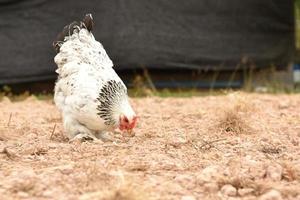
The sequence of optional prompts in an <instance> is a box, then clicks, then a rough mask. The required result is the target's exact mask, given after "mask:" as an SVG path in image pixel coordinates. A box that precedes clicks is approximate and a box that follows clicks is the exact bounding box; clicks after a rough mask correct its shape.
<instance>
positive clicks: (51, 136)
mask: <svg viewBox="0 0 300 200" xmlns="http://www.w3.org/2000/svg"><path fill="white" fill-rule="evenodd" d="M55 128H56V124H54V126H53V129H52V132H51V135H50V140H52V138H53V135H54V132H55Z"/></svg>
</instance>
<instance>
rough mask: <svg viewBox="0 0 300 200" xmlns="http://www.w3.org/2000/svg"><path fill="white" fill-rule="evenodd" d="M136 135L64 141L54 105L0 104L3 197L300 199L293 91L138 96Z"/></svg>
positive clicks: (299, 116) (299, 122)
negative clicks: (217, 94)
mask: <svg viewBox="0 0 300 200" xmlns="http://www.w3.org/2000/svg"><path fill="white" fill-rule="evenodd" d="M132 104H133V107H134V108H135V110H136V111H137V113H138V115H139V116H140V119H139V123H138V127H137V128H136V129H135V136H134V137H125V138H123V139H122V137H121V135H120V134H119V133H115V134H114V135H113V137H114V140H115V141H114V142H105V143H103V142H102V141H96V142H84V143H76V142H73V143H70V142H69V141H68V140H67V139H66V138H65V137H64V133H63V128H62V123H61V116H60V113H59V112H58V110H57V109H56V107H55V105H54V104H53V102H52V101H50V100H48V101H40V100H37V99H35V98H34V97H30V98H28V99H27V100H25V101H21V102H14V103H12V102H10V101H9V100H8V99H7V98H4V99H3V100H2V101H1V102H0V111H1V112H0V152H1V153H0V199H3V200H4V199H5V200H9V199H33V200H34V199H80V200H98V199H107V200H116V199H119V200H125V199H126V200H133V199H145V200H147V199H166V200H167V199H182V200H193V199H247V200H250V199H261V200H269V199H270V200H271V199H274V200H277V199H300V144H299V142H300V95H268V94H245V93H232V94H227V95H221V96H206V97H191V98H159V97H149V98H136V99H132Z"/></svg>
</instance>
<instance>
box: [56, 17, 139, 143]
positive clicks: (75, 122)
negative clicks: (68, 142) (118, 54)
mask: <svg viewBox="0 0 300 200" xmlns="http://www.w3.org/2000/svg"><path fill="white" fill-rule="evenodd" d="M93 26H94V24H93V18H92V15H91V14H87V15H86V16H85V18H84V19H83V21H81V22H73V23H71V24H70V25H67V26H65V28H64V30H63V31H62V32H61V33H60V34H59V35H58V37H57V40H56V41H54V43H53V46H54V48H55V49H56V51H57V55H56V56H55V58H54V61H55V63H56V64H57V67H58V69H57V70H56V72H57V73H58V79H57V82H56V85H55V94H54V101H55V104H56V106H57V107H58V108H59V110H60V111H61V113H62V116H63V125H64V129H65V132H66V134H67V136H68V137H69V138H70V139H80V140H91V139H95V138H102V136H103V133H105V132H106V131H112V130H114V129H116V128H119V129H120V130H121V131H124V130H125V131H126V130H127V131H130V132H131V130H132V129H133V128H134V127H135V126H136V122H137V117H136V114H135V112H134V111H133V109H132V107H131V105H130V103H129V100H128V96H127V88H126V86H125V84H124V83H123V81H122V80H121V79H120V77H119V76H118V75H117V74H116V72H115V71H114V69H113V63H112V61H111V60H110V58H109V57H108V55H107V54H106V51H105V49H104V48H103V46H102V44H100V43H99V42H98V41H96V40H95V38H94V36H93V34H92V33H91V30H92V29H93Z"/></svg>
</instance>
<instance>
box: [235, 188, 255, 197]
mask: <svg viewBox="0 0 300 200" xmlns="http://www.w3.org/2000/svg"><path fill="white" fill-rule="evenodd" d="M253 192H254V189H252V188H240V189H239V190H238V194H239V195H240V196H246V195H250V194H252V193H253Z"/></svg>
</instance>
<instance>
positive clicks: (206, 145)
mask: <svg viewBox="0 0 300 200" xmlns="http://www.w3.org/2000/svg"><path fill="white" fill-rule="evenodd" d="M223 140H225V139H217V140H212V141H205V140H203V144H202V145H201V146H200V147H198V148H199V149H202V150H209V149H211V148H216V147H214V146H213V143H217V142H220V141H223Z"/></svg>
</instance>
